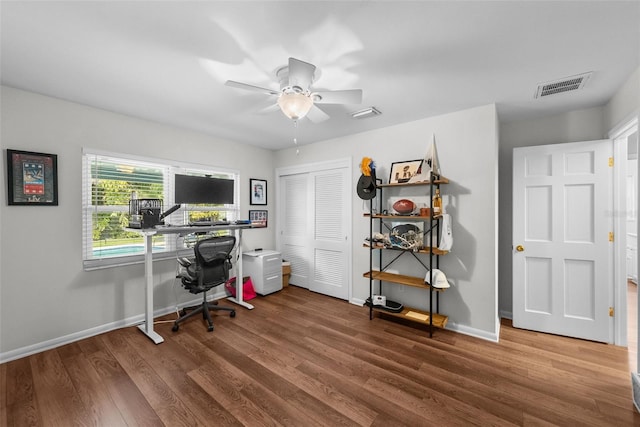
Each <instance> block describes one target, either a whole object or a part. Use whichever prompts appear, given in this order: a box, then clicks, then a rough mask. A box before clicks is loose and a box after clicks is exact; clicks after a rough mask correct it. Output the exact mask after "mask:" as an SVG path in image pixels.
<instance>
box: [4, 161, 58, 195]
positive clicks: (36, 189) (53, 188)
mask: <svg viewBox="0 0 640 427" xmlns="http://www.w3.org/2000/svg"><path fill="white" fill-rule="evenodd" d="M7 190H8V191H7V195H8V201H9V205H24V206H57V205H58V156H57V155H55V154H45V153H34V152H31V151H19V150H7Z"/></svg>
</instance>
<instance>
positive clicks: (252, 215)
mask: <svg viewBox="0 0 640 427" xmlns="http://www.w3.org/2000/svg"><path fill="white" fill-rule="evenodd" d="M268 219H269V213H268V212H267V211H249V221H251V224H253V225H261V226H263V227H266V226H267V220H268Z"/></svg>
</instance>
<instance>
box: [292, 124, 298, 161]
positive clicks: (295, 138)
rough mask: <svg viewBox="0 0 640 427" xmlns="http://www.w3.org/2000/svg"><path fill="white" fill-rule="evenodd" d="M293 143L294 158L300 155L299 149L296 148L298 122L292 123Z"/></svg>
mask: <svg viewBox="0 0 640 427" xmlns="http://www.w3.org/2000/svg"><path fill="white" fill-rule="evenodd" d="M293 129H294V130H293V143H294V144H295V146H296V156H297V155H299V154H300V149H299V148H298V121H297V120H294V121H293Z"/></svg>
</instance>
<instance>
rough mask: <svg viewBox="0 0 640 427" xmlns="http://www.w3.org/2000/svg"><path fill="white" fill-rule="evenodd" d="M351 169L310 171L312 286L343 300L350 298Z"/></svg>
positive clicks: (310, 287)
mask: <svg viewBox="0 0 640 427" xmlns="http://www.w3.org/2000/svg"><path fill="white" fill-rule="evenodd" d="M347 173H348V171H347V170H346V169H344V168H342V169H332V170H328V171H322V172H314V173H311V174H310V179H311V182H312V184H313V206H312V209H310V212H311V213H312V214H313V225H312V233H313V239H312V241H311V243H312V252H311V257H312V265H313V268H312V271H311V273H312V274H311V276H310V277H309V279H310V280H309V289H310V290H312V291H314V292H318V293H321V294H325V295H329V296H332V297H336V298H340V299H345V300H346V299H348V298H349V285H348V278H349V271H350V268H349V267H350V260H349V256H348V254H349V251H348V232H347V229H346V228H347V226H348V223H349V209H348V206H347V203H348V197H349V195H348V189H349V188H348V184H349V181H348V175H347Z"/></svg>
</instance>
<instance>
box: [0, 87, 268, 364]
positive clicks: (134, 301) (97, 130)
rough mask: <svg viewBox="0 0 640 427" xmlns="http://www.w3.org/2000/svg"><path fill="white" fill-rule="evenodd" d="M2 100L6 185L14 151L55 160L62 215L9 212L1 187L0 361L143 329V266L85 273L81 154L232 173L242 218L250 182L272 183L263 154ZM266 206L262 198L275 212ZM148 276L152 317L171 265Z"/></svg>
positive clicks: (258, 240) (253, 234)
mask: <svg viewBox="0 0 640 427" xmlns="http://www.w3.org/2000/svg"><path fill="white" fill-rule="evenodd" d="M0 98H1V108H2V117H1V122H0V124H1V126H0V129H1V133H0V143H1V144H2V148H3V168H2V171H1V173H2V176H3V181H5V180H6V171H5V167H6V161H4V157H6V156H5V153H4V149H7V148H11V149H18V150H26V151H36V152H44V153H53V154H57V155H58V184H59V206H29V207H25V206H8V205H7V202H6V184H3V185H2V186H0V187H1V188H2V189H1V190H0V194H1V196H2V203H1V205H0V217H1V218H2V223H1V225H0V237H1V243H0V252H1V253H2V258H1V262H0V287H1V292H2V293H1V295H0V296H1V299H0V361H2V360H3V359H7V358H8V357H11V356H12V355H13V354H17V353H24V352H28V351H37V350H38V349H39V348H41V347H43V346H49V345H55V344H56V343H60V342H65V341H69V340H72V339H77V338H81V337H83V336H87V335H91V334H94V333H96V332H97V331H98V332H99V331H101V330H104V329H105V328H106V329H108V328H113V327H118V326H122V325H123V324H124V323H126V322H127V321H130V320H131V319H132V318H136V317H138V318H139V320H140V319H141V317H140V316H141V315H142V313H143V312H144V284H143V280H144V274H143V273H144V270H143V265H142V264H140V265H133V266H127V267H118V268H108V269H104V270H97V271H90V272H86V271H83V269H82V254H81V246H82V236H81V225H82V220H81V150H82V147H90V148H95V149H100V150H106V151H111V152H115V153H128V154H134V155H143V156H153V157H155V158H159V159H175V160H180V161H184V162H191V163H196V164H208V165H213V166H223V167H227V168H232V169H237V170H239V171H240V176H241V192H242V193H241V209H242V210H241V215H242V216H244V217H247V216H248V210H249V192H248V188H249V178H260V179H266V180H268V181H269V182H273V171H274V166H273V160H272V159H273V152H272V151H269V150H263V149H259V148H255V147H251V146H247V145H242V144H238V143H233V142H229V141H221V140H216V139H213V138H211V137H208V136H205V135H202V134H198V133H194V132H189V131H185V130H180V129H176V128H172V127H168V126H164V125H160V124H157V123H153V122H149V121H144V120H138V119H135V118H132V117H128V116H123V115H119V114H114V113H110V112H107V111H103V110H98V109H94V108H90V107H86V106H83V105H79V104H74V103H69V102H66V101H62V100H59V99H54V98H49V97H45V96H41V95H37V94H34V93H30V92H25V91H21V90H17V89H13V88H9V87H4V86H3V87H1V92H0ZM273 200H275V199H274V198H273V197H272V196H271V195H269V196H268V202H269V205H268V206H267V207H266V208H267V209H268V210H271V211H272V212H273V206H274V204H273ZM273 230H274V227H272V226H269V227H268V228H267V229H264V230H251V231H247V232H245V233H243V238H244V242H245V244H244V247H245V248H255V247H265V248H268V247H275V239H274V232H273ZM154 274H155V282H156V284H157V285H156V288H155V295H154V303H155V309H156V310H162V309H165V308H171V307H174V306H175V304H176V299H175V296H174V295H175V294H174V292H173V282H174V280H173V278H174V275H175V262H174V261H159V262H156V264H155V265H154ZM183 292H184V291H183ZM178 294H180V290H178ZM183 301H184V300H183Z"/></svg>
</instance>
